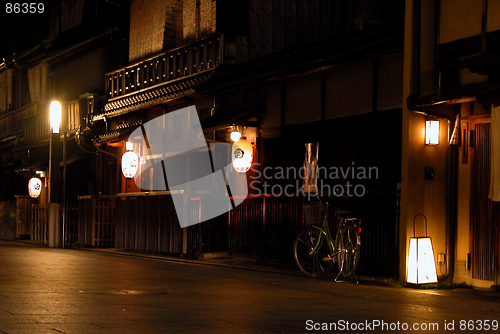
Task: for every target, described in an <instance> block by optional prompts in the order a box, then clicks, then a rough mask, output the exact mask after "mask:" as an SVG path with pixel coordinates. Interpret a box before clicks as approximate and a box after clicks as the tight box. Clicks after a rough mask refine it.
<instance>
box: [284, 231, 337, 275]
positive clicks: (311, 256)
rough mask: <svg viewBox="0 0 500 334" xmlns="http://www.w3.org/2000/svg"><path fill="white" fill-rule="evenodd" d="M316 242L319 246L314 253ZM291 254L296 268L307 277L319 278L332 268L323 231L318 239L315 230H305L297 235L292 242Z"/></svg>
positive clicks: (318, 235) (317, 233)
mask: <svg viewBox="0 0 500 334" xmlns="http://www.w3.org/2000/svg"><path fill="white" fill-rule="evenodd" d="M318 241H319V245H318V247H317V248H316V250H315V251H314V248H315V246H316V244H317V243H318ZM332 249H333V247H332ZM293 253H294V259H295V263H296V264H297V267H299V269H300V271H302V272H303V273H304V274H306V275H307V276H309V277H315V278H316V277H321V276H323V275H325V274H327V273H328V272H329V271H330V270H331V269H332V267H333V259H332V257H331V256H330V248H329V247H328V240H327V238H326V233H325V232H324V231H323V232H322V234H321V238H320V230H319V229H317V228H308V229H305V230H303V231H302V232H300V233H299V234H298V235H297V237H296V238H295V240H294V242H293Z"/></svg>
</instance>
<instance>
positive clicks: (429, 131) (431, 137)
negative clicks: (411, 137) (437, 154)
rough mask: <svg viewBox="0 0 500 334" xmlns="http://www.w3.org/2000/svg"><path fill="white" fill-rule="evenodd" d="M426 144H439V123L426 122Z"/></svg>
mask: <svg viewBox="0 0 500 334" xmlns="http://www.w3.org/2000/svg"><path fill="white" fill-rule="evenodd" d="M425 144H427V145H437V144H439V121H425Z"/></svg>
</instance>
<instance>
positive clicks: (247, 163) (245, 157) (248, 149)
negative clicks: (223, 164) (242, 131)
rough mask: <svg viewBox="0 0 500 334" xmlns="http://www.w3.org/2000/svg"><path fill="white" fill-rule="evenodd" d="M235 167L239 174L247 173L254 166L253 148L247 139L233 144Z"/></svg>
mask: <svg viewBox="0 0 500 334" xmlns="http://www.w3.org/2000/svg"><path fill="white" fill-rule="evenodd" d="M232 159H233V167H234V169H235V170H236V171H237V172H239V173H245V172H247V171H248V170H249V169H250V167H251V166H252V160H253V147H252V143H250V142H249V141H248V140H246V139H245V138H242V139H240V140H238V141H237V142H236V143H234V144H233V149H232Z"/></svg>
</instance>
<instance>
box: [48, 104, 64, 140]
mask: <svg viewBox="0 0 500 334" xmlns="http://www.w3.org/2000/svg"><path fill="white" fill-rule="evenodd" d="M61 120H62V106H61V102H59V101H52V102H50V127H51V128H52V133H59V127H60V126H61Z"/></svg>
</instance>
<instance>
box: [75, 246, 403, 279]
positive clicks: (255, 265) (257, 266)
mask: <svg viewBox="0 0 500 334" xmlns="http://www.w3.org/2000/svg"><path fill="white" fill-rule="evenodd" d="M74 249H79V250H83V251H92V252H102V253H108V254H114V255H118V256H132V257H143V258H150V259H155V260H162V261H169V262H181V263H191V264H196V265H204V266H219V267H228V268H237V269H246V270H256V271H262V272H270V273H279V274H284V275H293V276H301V277H305V275H304V274H303V273H301V272H300V271H299V270H298V269H295V268H286V267H284V266H281V267H280V266H273V265H272V264H269V265H266V264H262V263H259V262H257V261H255V260H254V259H252V258H249V257H246V256H237V255H229V254H224V253H218V254H215V255H212V254H204V255H205V258H200V259H186V258H182V257H176V256H169V255H163V254H156V253H142V252H136V251H133V250H126V249H119V248H83V247H82V248H74ZM207 255H208V256H207ZM332 275H334V276H333V277H332ZM336 275H337V274H336V273H335V272H334V271H332V273H330V274H329V275H327V276H326V279H327V280H330V279H331V280H333V279H334V278H335V276H336ZM358 280H359V282H360V283H361V282H364V283H366V282H371V283H372V284H374V283H379V284H389V285H395V286H400V285H401V284H400V282H399V281H398V280H397V279H396V278H391V277H377V276H365V275H358Z"/></svg>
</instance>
